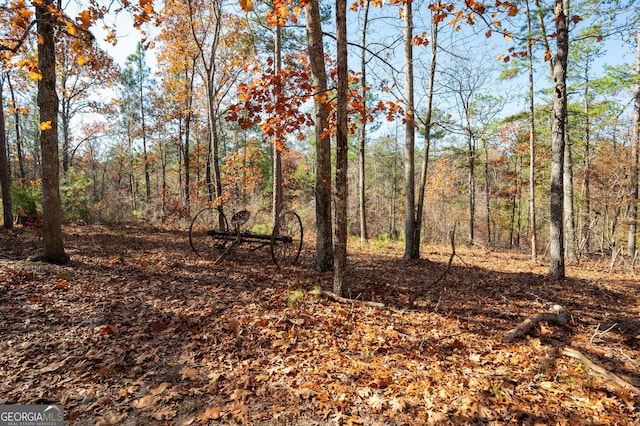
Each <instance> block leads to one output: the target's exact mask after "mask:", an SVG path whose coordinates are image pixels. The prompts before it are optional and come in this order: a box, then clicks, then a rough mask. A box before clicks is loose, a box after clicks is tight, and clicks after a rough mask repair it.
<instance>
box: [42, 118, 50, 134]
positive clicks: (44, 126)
mask: <svg viewBox="0 0 640 426" xmlns="http://www.w3.org/2000/svg"><path fill="white" fill-rule="evenodd" d="M51 128H52V127H51V120H48V121H43V122H42V123H40V130H42V131H43V132H44V131H47V130H51Z"/></svg>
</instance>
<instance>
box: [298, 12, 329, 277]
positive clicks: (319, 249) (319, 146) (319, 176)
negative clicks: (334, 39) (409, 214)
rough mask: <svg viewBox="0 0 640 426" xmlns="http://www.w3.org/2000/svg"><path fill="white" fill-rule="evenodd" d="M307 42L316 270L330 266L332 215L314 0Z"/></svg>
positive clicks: (322, 64) (324, 93) (319, 29)
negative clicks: (312, 121)
mask: <svg viewBox="0 0 640 426" xmlns="http://www.w3.org/2000/svg"><path fill="white" fill-rule="evenodd" d="M304 10H305V15H306V25H307V43H308V49H309V61H310V65H311V79H312V82H313V85H314V86H315V87H316V93H315V96H314V110H315V124H316V126H315V141H316V147H315V154H316V176H315V210H316V251H315V256H314V266H315V268H316V270H317V271H319V272H327V271H330V270H331V269H332V268H333V260H334V253H333V228H332V215H331V181H332V179H331V137H330V135H329V132H328V131H327V127H328V121H327V120H328V118H329V111H328V109H327V108H328V102H327V99H328V91H327V90H328V89H327V72H326V69H325V61H324V47H323V45H322V23H321V18H320V9H319V7H318V1H317V0H311V1H309V2H308V3H307V4H306V5H305V8H304Z"/></svg>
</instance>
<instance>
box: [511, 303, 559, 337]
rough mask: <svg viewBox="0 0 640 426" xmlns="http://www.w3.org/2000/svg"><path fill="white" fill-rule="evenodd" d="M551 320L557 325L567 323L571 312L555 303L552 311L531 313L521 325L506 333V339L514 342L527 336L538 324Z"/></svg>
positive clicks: (550, 321)
mask: <svg viewBox="0 0 640 426" xmlns="http://www.w3.org/2000/svg"><path fill="white" fill-rule="evenodd" d="M543 321H544V322H549V323H552V324H557V325H566V324H567V323H568V322H569V313H568V312H567V311H566V310H565V309H564V308H563V307H562V306H560V305H553V307H552V308H551V312H543V313H539V314H535V315H531V316H530V317H528V318H526V319H525V320H524V321H522V322H521V323H520V325H519V326H518V327H516V328H514V329H513V330H510V331H509V332H507V334H505V336H504V340H506V341H507V342H512V341H514V340H516V339H519V338H521V337H524V336H526V335H527V334H528V333H529V332H530V331H531V330H532V329H533V328H534V327H535V326H536V325H538V324H539V323H541V322H543Z"/></svg>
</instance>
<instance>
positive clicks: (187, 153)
mask: <svg viewBox="0 0 640 426" xmlns="http://www.w3.org/2000/svg"><path fill="white" fill-rule="evenodd" d="M195 68H196V58H195V57H194V58H193V60H192V61H191V70H189V69H187V70H186V72H185V77H187V76H188V74H189V71H191V77H189V78H187V79H185V80H186V81H188V83H187V87H186V89H187V90H186V92H187V99H186V100H187V114H186V117H185V118H184V120H185V123H184V206H185V208H186V210H187V214H189V215H190V214H191V188H190V186H191V149H190V146H191V118H192V117H193V113H192V111H191V108H192V106H193V81H194V78H195V75H196V71H195Z"/></svg>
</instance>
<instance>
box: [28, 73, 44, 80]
mask: <svg viewBox="0 0 640 426" xmlns="http://www.w3.org/2000/svg"><path fill="white" fill-rule="evenodd" d="M29 78H30V79H31V80H37V81H40V80H42V74H41V73H40V71H29Z"/></svg>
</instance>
